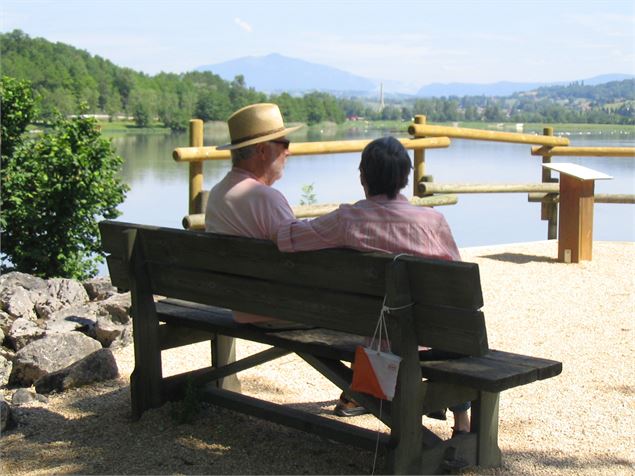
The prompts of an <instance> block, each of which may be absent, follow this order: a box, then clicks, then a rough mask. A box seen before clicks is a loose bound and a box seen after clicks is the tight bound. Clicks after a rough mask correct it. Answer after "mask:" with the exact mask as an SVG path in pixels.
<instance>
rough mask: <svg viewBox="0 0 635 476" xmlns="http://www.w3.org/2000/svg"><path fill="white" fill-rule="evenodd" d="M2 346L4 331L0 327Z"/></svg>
mask: <svg viewBox="0 0 635 476" xmlns="http://www.w3.org/2000/svg"><path fill="white" fill-rule="evenodd" d="M2 344H4V331H3V330H2V327H0V345H2Z"/></svg>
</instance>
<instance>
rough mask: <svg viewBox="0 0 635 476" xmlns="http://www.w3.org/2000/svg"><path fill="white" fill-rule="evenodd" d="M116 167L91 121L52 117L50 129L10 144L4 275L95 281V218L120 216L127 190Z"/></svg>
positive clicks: (3, 217) (4, 216)
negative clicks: (6, 272) (12, 272)
mask: <svg viewBox="0 0 635 476" xmlns="http://www.w3.org/2000/svg"><path fill="white" fill-rule="evenodd" d="M7 97H8V96H7ZM4 100H5V96H4V93H3V102H4ZM122 163H123V159H122V158H121V157H120V156H118V155H117V154H116V153H115V151H114V149H113V147H112V145H111V143H110V142H109V141H108V140H106V139H104V138H103V137H101V134H100V131H99V129H98V127H97V122H96V121H95V120H94V119H92V118H82V117H76V118H73V119H66V118H63V117H61V116H59V115H58V116H57V117H56V118H55V119H54V120H53V122H52V124H51V129H50V130H48V131H46V132H45V133H43V134H42V135H41V136H37V137H34V138H31V139H28V140H26V141H24V142H23V143H22V144H21V145H19V146H17V147H16V148H15V150H14V151H13V156H12V157H10V160H8V161H5V164H6V166H4V167H3V171H2V178H3V183H2V212H1V215H0V217H1V220H0V223H1V224H2V257H3V264H2V267H3V269H7V268H10V267H11V264H12V266H13V268H14V269H17V270H19V271H22V272H25V273H31V274H35V275H38V276H42V277H51V276H62V277H69V278H76V279H85V278H87V277H90V276H94V275H95V274H96V272H97V267H96V265H97V263H98V262H100V261H102V260H103V258H102V257H101V255H100V254H99V253H100V241H99V230H98V227H97V223H98V220H100V219H101V218H108V219H111V218H116V217H117V216H118V215H119V214H120V212H119V211H118V210H117V208H116V207H117V206H118V205H119V204H120V203H121V202H122V201H123V200H124V197H125V192H126V190H127V186H126V185H124V184H123V183H122V182H121V179H120V178H119V176H118V172H119V169H120V168H121V165H122ZM7 260H10V263H9V262H8V261H7Z"/></svg>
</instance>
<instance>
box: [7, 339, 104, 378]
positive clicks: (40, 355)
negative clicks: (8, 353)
mask: <svg viewBox="0 0 635 476" xmlns="http://www.w3.org/2000/svg"><path fill="white" fill-rule="evenodd" d="M99 349H101V345H100V344H99V342H97V341H96V340H95V339H91V338H90V337H87V336H85V335H84V334H82V333H80V332H71V333H68V334H50V335H46V336H44V337H43V338H42V339H38V340H36V341H34V342H31V343H30V344H28V345H27V346H25V347H23V348H22V349H20V350H19V351H18V352H17V353H16V354H15V358H14V359H13V370H12V372H11V377H10V378H9V383H10V384H12V385H19V386H27V387H28V386H30V385H31V384H32V383H33V382H35V381H36V380H37V379H39V378H40V377H42V376H44V375H46V374H48V373H51V372H55V371H57V370H60V369H63V368H65V367H68V366H69V365H71V364H73V363H75V362H77V361H78V360H81V359H82V358H84V357H86V356H87V355H88V354H91V353H92V352H95V351H96V350H99Z"/></svg>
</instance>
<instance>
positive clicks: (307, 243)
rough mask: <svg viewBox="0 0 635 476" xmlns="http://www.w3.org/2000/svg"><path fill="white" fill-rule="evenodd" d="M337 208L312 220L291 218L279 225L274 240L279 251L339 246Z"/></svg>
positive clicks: (339, 235)
mask: <svg viewBox="0 0 635 476" xmlns="http://www.w3.org/2000/svg"><path fill="white" fill-rule="evenodd" d="M342 231H343V230H342V227H341V224H340V221H339V220H338V210H335V211H334V212H331V213H328V214H326V215H324V216H321V217H319V218H315V219H313V220H293V221H287V222H284V223H282V224H281V225H280V227H279V228H278V231H277V236H276V242H277V244H278V249H279V250H280V251H286V252H294V251H309V250H321V249H324V248H334V247H337V246H341V245H342V243H343V241H342Z"/></svg>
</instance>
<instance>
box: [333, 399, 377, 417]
mask: <svg viewBox="0 0 635 476" xmlns="http://www.w3.org/2000/svg"><path fill="white" fill-rule="evenodd" d="M334 413H335V414H336V415H337V416H340V417H354V416H359V415H365V414H367V413H370V411H369V410H367V409H366V408H365V407H362V406H361V405H360V404H358V403H357V402H356V401H355V400H349V399H348V398H346V397H345V396H344V395H342V396H340V400H339V402H337V405H335V410H334Z"/></svg>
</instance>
